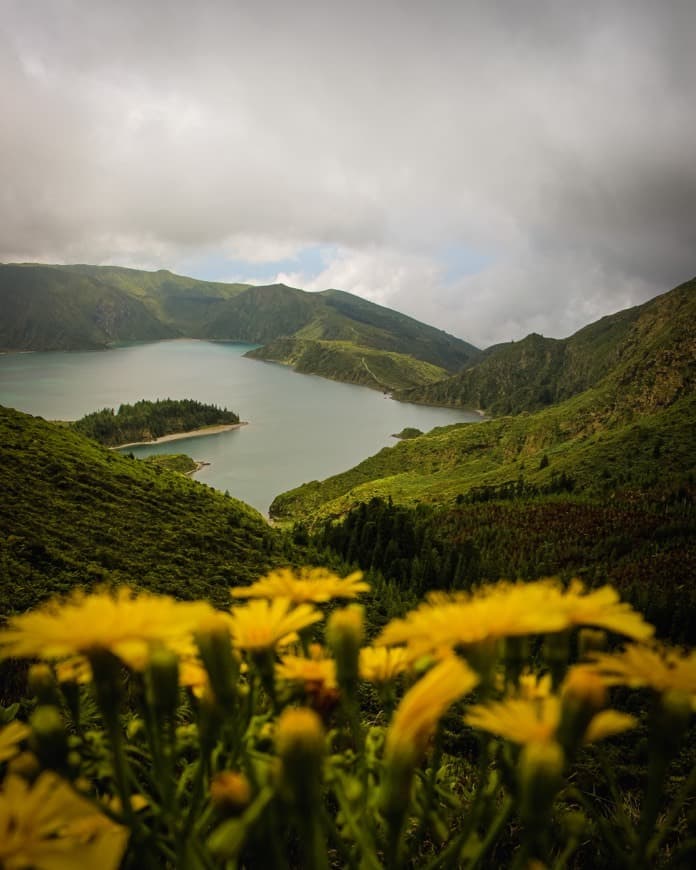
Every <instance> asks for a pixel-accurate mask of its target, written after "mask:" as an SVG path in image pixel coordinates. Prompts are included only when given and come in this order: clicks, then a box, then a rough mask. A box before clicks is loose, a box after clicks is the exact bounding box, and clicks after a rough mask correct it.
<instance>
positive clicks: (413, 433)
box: [392, 426, 423, 441]
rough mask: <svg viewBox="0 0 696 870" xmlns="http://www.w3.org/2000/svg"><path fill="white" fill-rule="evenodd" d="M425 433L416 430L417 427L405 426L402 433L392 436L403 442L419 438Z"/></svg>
mask: <svg viewBox="0 0 696 870" xmlns="http://www.w3.org/2000/svg"><path fill="white" fill-rule="evenodd" d="M422 434H423V433H422V432H421V430H420V429H416V427H415V426H404V428H403V429H402V430H401V432H397V433H395V434H394V435H392V438H400V439H401V440H402V441H404V440H407V439H408V438H418V437H419V436H420V435H422Z"/></svg>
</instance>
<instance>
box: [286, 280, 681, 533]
mask: <svg viewBox="0 0 696 870" xmlns="http://www.w3.org/2000/svg"><path fill="white" fill-rule="evenodd" d="M695 291H696V281H691V282H689V283H687V284H684V285H681V286H680V287H677V288H676V289H675V290H672V291H671V292H670V293H666V294H664V295H663V296H660V297H658V298H657V299H654V300H652V301H651V302H648V303H646V304H645V305H641V306H639V307H637V308H633V309H630V310H629V311H625V312H621V313H620V314H617V315H612V317H609V318H603V319H602V320H601V321H599V322H598V323H596V324H592V325H591V326H588V327H586V328H585V329H583V330H581V331H580V332H578V333H576V334H575V335H574V336H573V337H572V338H571V339H567V340H566V341H565V342H555V341H549V340H547V339H542V338H541V337H540V336H531V337H529V338H528V339H525V340H524V341H522V342H517V343H515V344H514V345H512V344H510V345H504V346H498V348H493V349H492V350H490V351H489V352H488V353H487V354H486V356H485V358H484V359H483V360H482V361H481V362H480V363H478V364H477V365H476V366H472V367H471V368H469V369H467V370H466V371H465V372H463V373H462V374H461V375H459V376H457V377H454V378H450V379H448V380H447V381H444V382H442V383H439V384H435V385H433V386H432V387H429V388H426V389H419V390H418V391H416V390H412V391H405V392H402V393H400V394H399V395H400V396H407V397H415V396H416V395H418V396H419V397H420V398H421V399H422V400H426V399H428V400H430V401H436V400H437V399H440V400H441V401H443V403H444V399H446V398H449V399H450V401H451V403H452V404H463V405H466V404H469V402H471V403H473V404H475V405H483V406H486V407H489V408H490V407H491V405H492V406H493V407H494V408H497V409H500V408H503V407H514V408H515V410H520V411H522V412H521V413H518V414H517V415H515V416H503V417H501V418H499V419H494V420H490V421H487V422H483V423H480V424H462V425H455V426H449V427H446V428H441V429H434V430H433V431H432V432H430V433H428V434H426V435H421V436H419V437H417V438H414V439H412V440H408V441H402V442H401V443H399V444H397V445H395V446H394V447H391V448H385V449H383V450H382V451H380V453H378V454H376V455H375V456H372V457H370V458H369V459H366V460H365V461H364V462H362V463H360V465H357V466H356V467H355V468H353V469H350V470H348V471H346V472H343V473H342V474H339V475H335V476H334V477H331V478H329V479H327V480H325V481H322V482H316V481H315V482H313V483H309V484H305V485H304V486H301V487H298V488H297V489H295V490H292V491H291V492H288V493H284V494H282V495H279V496H278V497H277V498H276V499H275V501H274V502H273V504H272V505H271V514H272V515H273V516H275V517H277V518H285V519H289V518H292V519H299V518H302V519H312V520H313V521H316V519H317V518H321V517H327V516H332V517H333V516H339V515H342V514H343V513H345V511H346V510H348V509H349V508H350V507H351V506H352V505H353V504H355V503H357V502H365V501H369V500H370V499H371V498H374V497H382V498H392V499H393V500H394V502H395V503H401V504H417V503H419V502H431V503H440V504H442V503H446V502H448V501H451V500H452V499H454V498H456V497H458V496H461V497H465V498H467V497H469V496H472V497H479V495H480V496H481V497H491V498H494V497H496V495H500V494H501V493H503V494H509V493H511V492H519V493H527V494H531V495H534V494H535V493H539V494H553V493H554V492H560V491H565V490H568V489H573V490H576V491H577V492H585V493H588V494H594V495H602V494H606V493H610V492H613V491H615V490H616V488H617V487H627V488H631V487H637V488H644V487H645V486H647V485H649V486H655V485H657V484H658V483H661V482H662V483H665V484H669V483H679V481H682V480H685V479H687V478H688V477H689V475H692V476H693V475H696V292H695ZM496 373H498V377H499V381H496V379H495V375H496ZM542 384H543V385H544V388H545V389H548V390H549V391H550V392H551V396H552V400H553V399H554V398H557V397H562V396H564V395H568V394H569V395H570V397H569V398H565V400H564V401H557V403H556V404H553V405H550V406H549V407H547V408H543V409H541V410H538V411H535V412H533V413H530V412H528V411H526V410H524V409H525V408H526V407H528V406H530V405H531V406H532V407H533V406H534V405H535V404H537V403H538V396H536V394H535V390H536V389H537V388H538V387H539V386H540V385H542ZM447 388H451V389H452V393H448V392H447V391H446V390H447ZM484 388H485V389H490V390H491V393H486V394H484V393H483V392H476V390H479V391H483V390H484ZM457 389H458V390H459V391H460V392H457ZM466 390H469V392H466ZM486 396H494V397H495V398H494V400H493V401H492V402H491V401H490V400H489V401H484V399H485V398H486ZM465 398H466V399H468V400H469V401H465ZM504 403H506V404H504ZM477 494H478V495H477Z"/></svg>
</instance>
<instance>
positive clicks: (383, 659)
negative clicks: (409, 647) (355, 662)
mask: <svg viewBox="0 0 696 870" xmlns="http://www.w3.org/2000/svg"><path fill="white" fill-rule="evenodd" d="M409 663H410V662H409V657H408V655H407V654H406V650H405V649H404V648H403V647H398V646H395V647H386V646H379V647H374V646H366V647H363V648H362V649H361V650H360V676H361V678H362V679H363V680H367V682H368V683H378V684H381V683H389V682H391V681H392V680H394V679H395V678H396V677H398V676H399V674H402V673H403V672H404V671H405V670H406V669H407V668H408V666H409Z"/></svg>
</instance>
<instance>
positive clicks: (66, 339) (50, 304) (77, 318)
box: [0, 264, 179, 350]
mask: <svg viewBox="0 0 696 870" xmlns="http://www.w3.org/2000/svg"><path fill="white" fill-rule="evenodd" d="M0 310H2V318H0V349H2V350H74V349H78V348H80V349H85V348H100V347H106V346H107V345H108V344H111V343H114V342H119V341H155V340H157V339H162V338H174V337H175V336H177V335H178V334H179V333H178V331H177V330H176V329H174V328H172V327H171V326H169V325H168V324H166V323H164V322H162V321H161V320H160V319H159V318H158V317H157V316H156V315H155V314H153V313H152V311H151V310H150V309H149V308H148V306H147V305H146V304H145V303H144V302H143V301H142V300H141V299H139V298H138V297H137V296H135V295H133V294H131V293H130V292H127V291H126V290H124V289H121V288H120V287H118V286H115V285H112V284H110V283H107V282H105V281H102V280H97V279H94V278H92V277H90V276H89V275H83V274H81V273H80V272H76V273H73V272H71V271H68V270H66V269H62V268H59V267H54V266H15V265H2V264H0Z"/></svg>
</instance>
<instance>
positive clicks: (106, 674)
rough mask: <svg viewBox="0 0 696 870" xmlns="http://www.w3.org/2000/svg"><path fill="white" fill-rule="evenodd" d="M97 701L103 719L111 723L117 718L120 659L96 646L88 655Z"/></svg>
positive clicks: (120, 689) (120, 685)
mask: <svg viewBox="0 0 696 870" xmlns="http://www.w3.org/2000/svg"><path fill="white" fill-rule="evenodd" d="M87 658H88V660H89V664H90V667H91V668H92V680H93V684H94V693H95V695H96V697H97V703H98V704H99V708H100V710H101V713H102V715H103V716H104V720H105V721H106V722H107V723H108V724H109V725H113V724H114V723H115V722H117V720H118V708H119V704H120V700H121V691H122V680H121V670H122V667H123V666H122V664H121V660H120V659H119V658H118V657H117V656H115V655H114V654H113V653H112V652H111V651H110V650H107V649H101V648H96V649H93V650H90V652H89V654H88V656H87Z"/></svg>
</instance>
